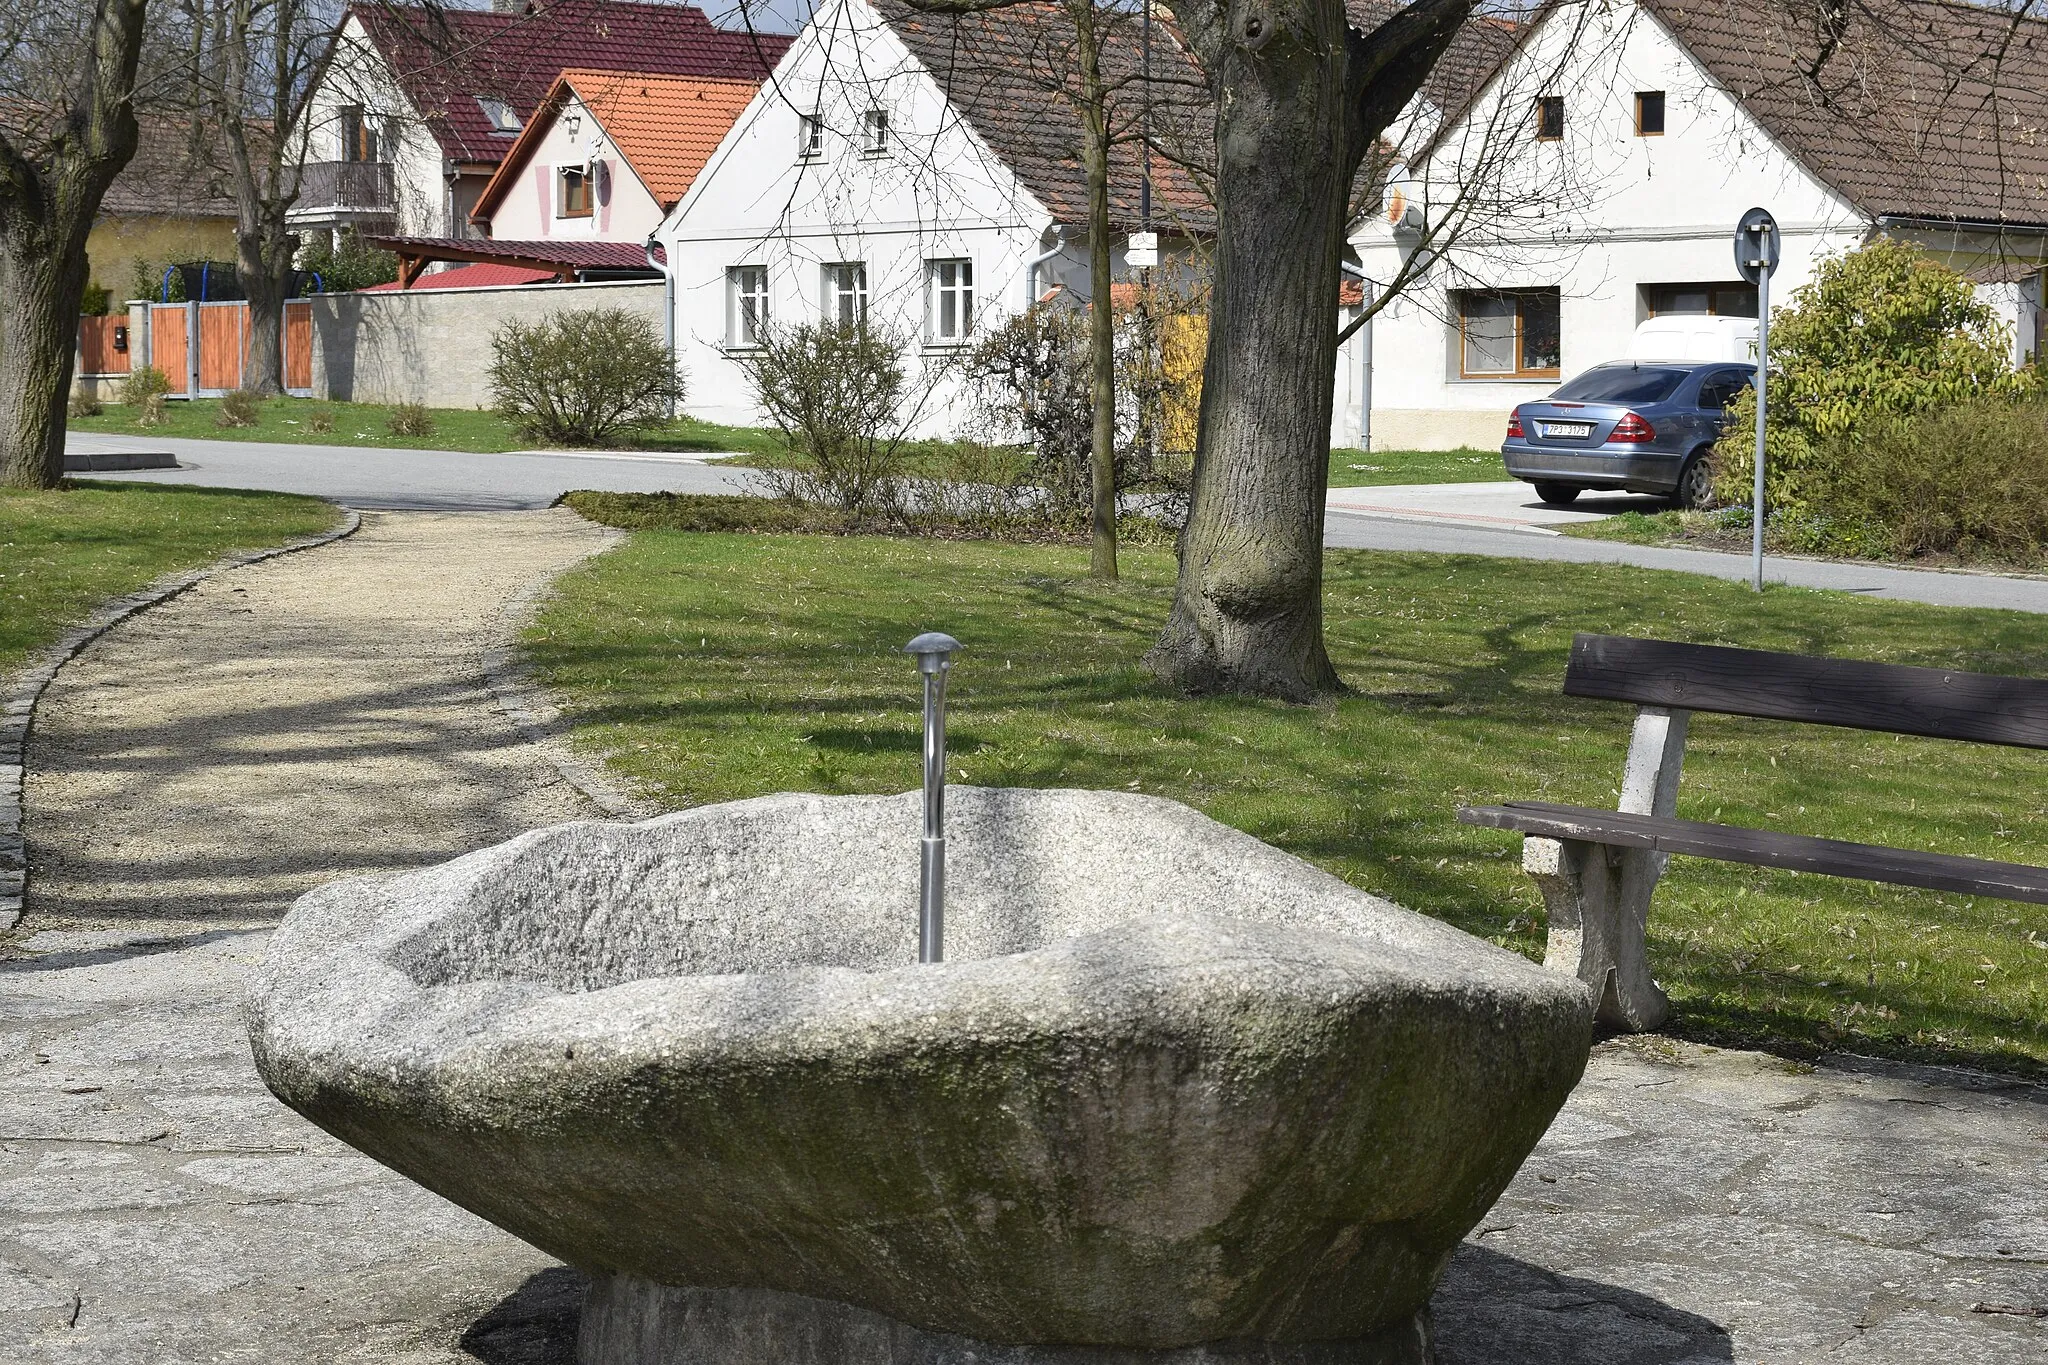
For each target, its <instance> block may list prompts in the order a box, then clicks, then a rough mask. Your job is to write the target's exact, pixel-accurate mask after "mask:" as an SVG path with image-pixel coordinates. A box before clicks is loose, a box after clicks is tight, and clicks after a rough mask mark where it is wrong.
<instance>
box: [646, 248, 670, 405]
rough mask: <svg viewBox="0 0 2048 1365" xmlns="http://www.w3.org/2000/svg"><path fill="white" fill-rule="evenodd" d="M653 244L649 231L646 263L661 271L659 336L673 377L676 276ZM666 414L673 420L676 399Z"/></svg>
mask: <svg viewBox="0 0 2048 1365" xmlns="http://www.w3.org/2000/svg"><path fill="white" fill-rule="evenodd" d="M655 246H656V242H655V240H654V234H653V233H651V232H650V233H648V234H647V264H649V265H651V266H653V267H654V268H655V269H656V270H659V271H660V272H661V282H662V286H663V287H662V291H661V296H662V300H663V302H662V309H661V338H662V341H663V342H664V343H666V345H667V346H668V372H669V374H670V376H671V377H673V376H674V374H675V372H676V276H675V272H674V271H673V270H670V269H669V267H668V253H667V252H666V250H664V251H663V253H662V257H661V259H659V260H657V259H656V258H655V255H654V248H655ZM668 415H669V420H670V421H674V420H675V416H676V400H675V399H673V398H671V399H669V400H668Z"/></svg>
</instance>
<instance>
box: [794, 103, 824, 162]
mask: <svg viewBox="0 0 2048 1365" xmlns="http://www.w3.org/2000/svg"><path fill="white" fill-rule="evenodd" d="M796 154H797V155H798V156H799V157H805V158H808V157H813V156H823V155H824V154H825V121H824V120H823V119H821V118H819V117H818V116H817V115H816V114H798V115H797V116H796Z"/></svg>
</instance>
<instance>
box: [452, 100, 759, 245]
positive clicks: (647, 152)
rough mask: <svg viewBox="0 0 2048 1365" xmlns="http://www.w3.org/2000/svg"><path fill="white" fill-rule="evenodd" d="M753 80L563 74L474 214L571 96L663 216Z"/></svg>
mask: <svg viewBox="0 0 2048 1365" xmlns="http://www.w3.org/2000/svg"><path fill="white" fill-rule="evenodd" d="M760 88H761V83H760V82H759V81H756V80H715V79H706V78H691V77H678V76H655V75H649V74H647V73H644V72H629V71H585V70H570V71H564V72H563V73H562V74H561V75H560V76H558V77H557V78H556V79H555V83H554V86H553V87H552V88H551V89H550V90H549V91H548V93H547V95H546V97H545V98H543V99H542V101H541V103H540V107H539V108H538V109H537V110H536V111H535V112H534V116H533V118H532V119H530V120H529V121H528V122H527V125H526V127H525V128H524V129H523V130H522V131H521V132H520V134H519V137H518V139H517V141H515V142H514V143H513V145H512V149H511V150H510V151H509V152H508V153H507V154H506V156H505V159H504V161H503V162H501V163H500V164H499V166H498V169H497V172H496V173H495V174H494V175H492V177H491V180H490V183H489V184H487V185H486V186H484V189H483V193H482V194H480V195H478V196H477V203H476V209H475V211H474V212H472V213H471V214H470V217H471V218H474V219H487V218H489V217H490V216H491V214H492V212H493V211H494V210H495V209H496V208H497V206H498V203H499V201H500V200H501V199H503V198H504V196H505V194H506V192H507V191H508V190H509V188H510V187H511V186H512V185H513V184H514V183H515V182H516V181H517V179H518V178H519V176H520V174H521V172H522V171H523V170H524V169H525V167H526V164H527V162H528V161H529V160H530V159H531V157H532V155H533V153H534V152H535V150H537V149H538V148H539V147H540V145H541V144H542V143H543V142H544V141H546V139H547V134H548V130H549V129H550V128H552V127H553V126H554V124H555V122H556V120H557V119H559V118H560V116H561V113H562V110H563V109H564V108H565V107H566V106H567V104H568V101H569V98H570V96H571V95H573V96H574V97H575V98H576V100H577V101H578V102H579V103H580V104H581V105H582V107H583V108H584V109H585V110H587V111H589V113H590V116H591V117H592V118H593V119H595V120H596V121H597V124H598V126H599V127H601V128H602V129H604V133H605V137H606V138H607V140H609V141H610V143H611V144H612V146H613V147H614V148H616V149H617V150H618V153H619V155H620V156H621V157H622V158H624V159H625V162H626V165H627V166H628V167H629V168H630V169H631V170H632V172H633V174H634V175H636V176H638V177H639V179H640V183H641V184H642V185H644V186H646V187H647V192H648V194H649V195H650V196H652V197H653V199H654V200H655V202H656V203H657V204H659V205H660V206H661V209H662V211H663V212H664V213H666V212H667V211H668V210H669V209H671V208H674V207H675V204H676V201H677V200H679V199H681V198H682V197H683V195H684V194H685V193H686V192H687V191H688V190H689V188H690V184H691V182H692V181H693V180H695V179H696V177H697V173H698V172H699V171H701V170H703V169H704V163H705V162H706V161H708V160H710V158H711V154H712V153H713V152H714V151H716V150H717V149H718V144H719V142H720V141H721V140H722V139H723V138H724V137H725V135H726V133H727V132H728V131H730V129H731V128H732V125H733V122H734V120H736V119H737V118H738V117H739V116H740V113H741V111H743V110H744V109H746V107H747V105H748V104H749V103H750V102H751V101H752V100H753V98H754V95H755V93H756V92H757V91H758V90H759V89H760Z"/></svg>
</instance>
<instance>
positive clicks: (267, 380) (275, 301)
mask: <svg viewBox="0 0 2048 1365" xmlns="http://www.w3.org/2000/svg"><path fill="white" fill-rule="evenodd" d="M276 238H282V239H283V240H282V241H278V240H275V239H276ZM296 245H297V238H295V237H292V236H289V235H287V234H284V233H281V232H273V231H272V230H271V228H270V225H269V224H267V223H266V224H261V225H259V227H258V230H257V231H256V232H254V233H248V232H238V233H236V234H235V246H236V251H235V265H236V269H237V271H238V272H239V273H240V275H241V279H242V292H243V293H244V294H246V295H248V298H249V350H248V353H247V354H246V355H245V356H244V357H243V360H242V387H243V388H245V389H248V390H249V391H250V392H252V393H260V394H263V395H264V396H265V397H275V396H276V395H278V394H281V393H283V392H284V300H285V292H286V291H287V290H288V289H289V288H290V287H291V277H292V257H293V255H294V254H295V247H296Z"/></svg>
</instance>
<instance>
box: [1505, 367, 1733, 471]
mask: <svg viewBox="0 0 2048 1365" xmlns="http://www.w3.org/2000/svg"><path fill="white" fill-rule="evenodd" d="M1755 382H1756V367H1755V366H1754V365H1731V364H1729V363H1728V362H1726V361H1713V362H1711V363H1702V362H1696V361H1663V360H1616V361H1612V362H1610V363H1608V364H1606V365H1595V366H1594V367H1593V368H1592V369H1590V370H1587V371H1586V372H1585V373H1584V374H1582V375H1580V376H1579V377H1578V378H1576V379H1574V380H1572V381H1571V382H1570V383H1568V384H1565V385H1564V386H1563V387H1561V388H1559V389H1558V390H1557V392H1555V393H1553V394H1551V395H1550V397H1548V398H1546V399H1544V400H1542V401H1541V402H1538V403H1524V404H1522V405H1521V406H1520V407H1518V408H1516V409H1515V410H1514V412H1513V413H1511V414H1510V415H1509V417H1508V438H1507V440H1506V441H1504V442H1503V443H1502V444H1501V448H1500V453H1501V458H1502V459H1503V460H1504V461H1505V462H1506V463H1507V468H1508V473H1510V474H1512V475H1514V476H1515V477H1516V478H1518V479H1522V480H1524V481H1526V482H1528V483H1533V484H1535V485H1536V496H1537V497H1538V498H1541V499H1542V500H1543V501H1544V502H1547V503H1554V504H1557V505H1560V506H1562V505H1563V504H1565V503H1569V502H1570V501H1572V499H1574V498H1576V497H1578V496H1579V494H1580V493H1582V492H1584V491H1585V490H1586V489H1588V488H1609V489H1619V490H1623V491H1626V492H1630V493H1657V494H1660V495H1662V496H1664V497H1668V498H1670V499H1671V500H1672V501H1673V502H1674V503H1676V504H1677V505H1678V506H1680V507H1705V506H1707V505H1708V503H1709V502H1710V501H1711V499H1712V496H1713V476H1712V473H1711V471H1710V470H1709V469H1708V467H1707V455H1708V453H1709V452H1710V451H1711V450H1712V449H1713V445H1714V442H1715V441H1716V440H1717V439H1719V437H1720V435H1721V422H1722V415H1721V414H1722V410H1723V409H1724V408H1726V407H1727V406H1728V404H1729V402H1730V401H1731V400H1732V399H1733V398H1734V397H1735V395H1737V394H1738V393H1741V392H1742V391H1743V390H1744V389H1746V388H1748V387H1749V386H1750V385H1751V384H1753V383H1755Z"/></svg>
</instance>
